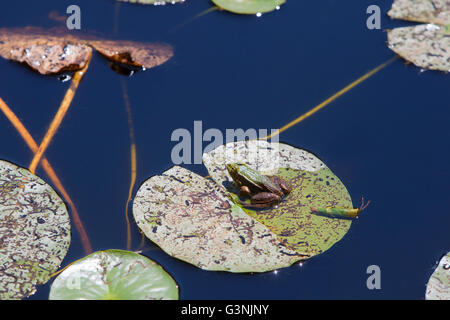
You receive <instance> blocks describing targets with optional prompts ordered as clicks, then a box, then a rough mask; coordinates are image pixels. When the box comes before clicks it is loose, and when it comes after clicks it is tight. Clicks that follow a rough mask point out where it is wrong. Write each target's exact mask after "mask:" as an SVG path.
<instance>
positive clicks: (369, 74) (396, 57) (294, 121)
mask: <svg viewBox="0 0 450 320" xmlns="http://www.w3.org/2000/svg"><path fill="white" fill-rule="evenodd" d="M397 59H398V56H395V57H393V58H391V59H389V60H388V61H386V62H384V63H382V64H380V65H379V66H377V67H375V68H374V69H372V70H370V71H369V72H367V73H366V74H364V75H363V76H361V77H359V78H358V79H356V80H355V81H353V82H352V83H350V84H349V85H347V86H346V87H345V88H343V89H341V90H340V91H338V92H337V93H335V94H334V95H332V96H331V97H329V98H328V99H326V100H325V101H323V102H321V103H320V104H318V105H317V106H315V107H314V108H312V109H311V110H309V111H308V112H306V113H304V114H302V115H301V116H300V117H298V118H297V119H295V120H293V121H291V122H289V123H288V124H286V125H285V126H283V127H282V128H281V129H279V130H278V131H276V132H274V133H272V134H270V135H268V136H267V137H265V138H262V139H263V140H268V139H269V138H272V137H274V136H277V135H279V134H280V133H281V132H283V131H285V130H287V129H289V128H290V127H293V126H294V125H296V124H297V123H299V122H301V121H303V120H305V119H306V118H309V117H310V116H312V115H313V114H314V113H316V112H317V111H319V110H321V109H322V108H324V107H326V106H327V105H328V104H330V103H331V102H333V101H334V100H336V99H337V98H339V97H340V96H342V95H343V94H344V93H346V92H348V91H350V90H351V89H353V88H354V87H356V86H357V85H358V84H360V83H362V82H363V81H364V80H367V79H368V78H370V77H371V76H373V75H374V74H375V73H377V72H378V71H380V70H381V69H383V68H384V67H386V66H388V65H389V64H391V63H392V62H393V61H395V60H397Z"/></svg>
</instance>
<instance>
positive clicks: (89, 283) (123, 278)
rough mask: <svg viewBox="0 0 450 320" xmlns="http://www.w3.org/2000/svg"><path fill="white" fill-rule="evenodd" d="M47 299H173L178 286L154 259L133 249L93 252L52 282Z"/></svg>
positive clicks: (176, 296)
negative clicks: (131, 250)
mask: <svg viewBox="0 0 450 320" xmlns="http://www.w3.org/2000/svg"><path fill="white" fill-rule="evenodd" d="M49 299H50V300H80V299H81V300H162V299H163V300H175V299H178V286H177V284H176V283H175V281H174V280H173V279H172V277H171V276H170V275H169V274H168V273H167V272H165V271H164V269H163V268H162V267H161V266H160V265H158V264H157V263H156V262H154V261H152V260H150V259H148V258H146V257H144V256H142V255H140V254H137V253H134V252H130V251H124V250H115V249H112V250H105V251H97V252H94V253H92V254H90V255H88V256H86V257H84V258H82V259H80V260H77V261H76V262H74V263H72V264H70V265H69V266H68V267H67V268H66V269H65V270H64V271H62V272H61V274H59V275H58V277H57V278H56V279H55V281H54V282H53V283H52V286H51V288H50V296H49Z"/></svg>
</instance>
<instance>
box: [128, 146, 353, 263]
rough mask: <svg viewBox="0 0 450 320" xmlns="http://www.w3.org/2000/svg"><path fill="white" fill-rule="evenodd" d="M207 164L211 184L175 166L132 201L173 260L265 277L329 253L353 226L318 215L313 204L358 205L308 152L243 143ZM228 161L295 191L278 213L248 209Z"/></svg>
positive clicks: (140, 221)
mask: <svg viewBox="0 0 450 320" xmlns="http://www.w3.org/2000/svg"><path fill="white" fill-rule="evenodd" d="M227 152H229V154H227ZM230 157H232V158H230ZM203 161H204V163H205V166H206V167H207V168H208V171H209V174H210V175H211V178H212V179H207V178H203V177H201V176H199V175H197V174H195V173H193V172H191V171H189V170H186V169H184V168H182V167H179V166H175V167H173V168H171V169H169V170H167V171H166V172H164V173H163V174H162V175H157V176H154V177H151V178H150V179H148V180H147V181H146V182H144V184H142V186H141V187H140V188H139V191H138V193H137V195H136V197H135V200H134V203H133V214H134V217H135V220H136V223H137V225H138V226H139V228H140V229H141V230H142V231H143V232H144V233H145V235H146V236H147V237H148V238H149V239H150V240H152V241H153V242H155V243H156V244H157V245H159V246H160V247H161V248H162V249H163V250H164V251H165V252H166V253H168V254H169V255H171V256H173V257H176V258H178V259H181V260H183V261H186V262H189V263H192V264H194V265H196V266H197V267H199V268H202V269H206V270H216V271H218V270H221V271H230V272H265V271H269V270H274V269H278V268H281V267H287V266H290V265H291V264H293V263H294V262H297V261H303V260H306V259H308V258H310V257H312V256H314V255H316V254H319V253H321V252H323V251H325V250H327V249H329V248H330V247H331V246H332V245H333V244H334V243H336V242H337V241H339V240H340V239H341V238H342V237H343V236H344V235H345V234H346V232H347V231H348V229H349V228H350V225H351V221H350V220H344V219H333V218H329V217H322V216H317V215H314V214H312V212H311V210H310V208H311V207H313V206H314V207H327V206H339V207H351V206H352V203H351V200H350V196H349V194H348V192H347V190H346V189H345V187H344V186H343V184H342V183H341V182H340V181H339V179H338V178H337V177H336V176H335V175H334V174H333V173H331V171H330V170H329V169H328V168H327V167H326V166H325V165H324V164H323V162H322V161H320V160H319V159H318V158H317V157H316V156H314V155H313V154H311V153H309V152H307V151H305V150H301V149H298V148H294V147H291V146H288V145H285V144H281V143H280V144H278V143H268V142H263V141H251V142H250V141H248V142H237V143H231V144H226V145H224V146H220V147H218V148H217V149H215V150H212V151H210V152H208V153H205V154H204V155H203ZM227 162H246V163H247V164H248V165H249V166H251V167H252V168H253V169H256V170H258V171H262V172H263V173H265V174H277V175H279V176H280V177H282V178H285V179H286V180H288V181H289V182H290V183H291V184H292V185H293V187H294V190H293V191H292V192H291V194H290V195H289V196H288V197H287V198H286V199H285V201H283V202H282V203H281V204H279V206H278V207H277V208H268V209H264V210H261V211H252V210H248V209H246V208H245V207H243V206H242V204H241V203H240V202H239V201H236V194H235V193H234V192H235V191H234V190H233V189H232V183H231V182H230V181H231V178H230V177H229V176H227V175H228V173H227V170H226V168H225V164H226V163H227Z"/></svg>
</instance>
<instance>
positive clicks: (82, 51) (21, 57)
mask: <svg viewBox="0 0 450 320" xmlns="http://www.w3.org/2000/svg"><path fill="white" fill-rule="evenodd" d="M30 31H31V32H30ZM33 31H36V30H34V29H32V30H29V29H27V28H25V29H6V28H1V29H0V56H2V57H3V58H5V59H9V60H14V61H18V62H21V63H26V64H27V65H28V66H30V67H31V68H33V69H35V70H36V71H38V72H39V73H41V74H54V73H60V72H65V71H76V70H80V69H82V68H83V67H84V66H85V65H86V63H87V62H88V60H89V58H90V57H91V55H92V49H91V47H89V46H88V45H86V44H83V43H80V42H77V41H76V40H74V39H71V38H68V39H64V38H61V37H58V36H53V35H50V34H46V33H33Z"/></svg>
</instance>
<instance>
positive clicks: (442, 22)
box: [388, 0, 450, 72]
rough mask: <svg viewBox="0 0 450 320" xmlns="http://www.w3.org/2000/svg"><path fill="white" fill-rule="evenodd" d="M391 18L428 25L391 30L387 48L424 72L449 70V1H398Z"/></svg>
mask: <svg viewBox="0 0 450 320" xmlns="http://www.w3.org/2000/svg"><path fill="white" fill-rule="evenodd" d="M388 14H389V16H390V17H391V18H397V19H403V20H409V21H416V22H425V23H428V24H422V25H416V26H411V27H403V28H396V29H393V30H389V31H388V47H389V48H390V49H391V50H393V51H394V52H395V53H397V54H398V55H399V56H401V57H402V58H404V59H405V60H408V61H410V62H412V63H414V64H415V65H416V66H418V67H420V68H423V69H430V70H441V71H445V72H448V71H450V51H449V50H448V48H450V37H449V36H448V35H449V32H448V25H449V24H450V2H449V1H447V0H433V1H429V0H395V1H394V3H393V4H392V8H391V10H390V11H389V12H388Z"/></svg>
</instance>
